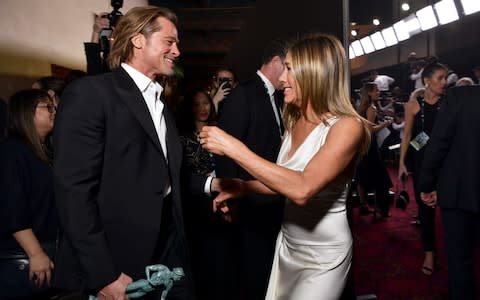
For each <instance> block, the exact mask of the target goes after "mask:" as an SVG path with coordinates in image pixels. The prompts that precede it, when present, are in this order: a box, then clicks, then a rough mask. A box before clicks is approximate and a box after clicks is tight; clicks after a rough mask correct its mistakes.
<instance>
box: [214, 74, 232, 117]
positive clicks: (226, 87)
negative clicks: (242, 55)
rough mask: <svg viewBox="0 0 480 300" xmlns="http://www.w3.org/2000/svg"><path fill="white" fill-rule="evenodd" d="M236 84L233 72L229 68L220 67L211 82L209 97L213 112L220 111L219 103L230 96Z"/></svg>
mask: <svg viewBox="0 0 480 300" xmlns="http://www.w3.org/2000/svg"><path fill="white" fill-rule="evenodd" d="M237 84H238V82H237V78H236V76H235V73H234V72H233V70H232V69H231V68H229V67H220V68H218V69H217V71H216V72H215V75H214V76H213V81H212V89H211V90H210V97H212V100H213V105H214V106H215V112H216V113H217V114H218V113H219V111H220V106H221V105H220V103H221V102H222V101H223V100H224V99H225V98H226V97H227V96H228V94H230V92H231V90H232V89H233V88H234V87H236V86H237Z"/></svg>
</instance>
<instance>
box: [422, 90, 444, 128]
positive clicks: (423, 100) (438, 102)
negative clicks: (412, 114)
mask: <svg viewBox="0 0 480 300" xmlns="http://www.w3.org/2000/svg"><path fill="white" fill-rule="evenodd" d="M421 99H422V105H421V113H420V120H421V121H422V131H424V132H425V98H424V97H422V98H421ZM435 105H436V107H437V111H438V110H439V109H440V99H438V101H437V103H435Z"/></svg>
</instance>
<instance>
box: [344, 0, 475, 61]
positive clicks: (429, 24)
mask: <svg viewBox="0 0 480 300" xmlns="http://www.w3.org/2000/svg"><path fill="white" fill-rule="evenodd" d="M460 2H461V3H462V7H463V13H464V14H465V15H470V14H473V13H475V12H478V11H480V0H460ZM455 3H456V2H455V0H441V1H437V2H436V3H434V4H433V5H428V6H426V7H424V8H422V9H420V10H418V11H417V12H416V13H412V14H410V15H409V16H407V17H405V18H403V19H402V20H399V21H398V22H396V23H395V24H393V26H391V27H387V28H385V29H383V30H381V31H376V32H375V33H373V34H371V35H368V36H365V37H363V38H361V39H360V40H356V41H354V42H352V43H351V45H350V47H349V57H350V59H352V58H355V57H358V56H361V55H364V54H369V53H372V52H374V51H377V50H381V49H384V48H386V47H390V46H393V45H396V44H397V43H398V42H401V41H405V40H407V39H409V38H410V37H412V36H413V35H415V34H418V33H420V32H422V31H427V30H429V29H432V28H435V27H437V26H438V25H444V24H448V23H450V22H454V21H456V20H458V19H459V12H458V10H457V5H458V4H455ZM401 7H402V10H403V11H408V10H409V9H410V5H409V3H408V2H403V3H402V6H401ZM373 24H374V25H375V26H378V25H380V20H379V19H378V18H374V19H373ZM350 33H351V35H352V36H357V35H358V33H359V32H358V30H357V29H353V30H351V32H350Z"/></svg>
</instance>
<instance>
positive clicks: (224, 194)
mask: <svg viewBox="0 0 480 300" xmlns="http://www.w3.org/2000/svg"><path fill="white" fill-rule="evenodd" d="M212 192H218V193H219V194H218V196H217V197H216V198H215V199H214V200H213V201H212V209H213V212H217V211H219V212H221V213H222V218H223V219H224V220H225V221H227V222H232V221H233V220H234V219H235V217H236V215H237V211H238V209H237V206H238V203H237V201H227V200H230V199H236V198H240V197H242V196H243V195H244V194H245V185H244V181H243V180H241V179H238V178H214V179H213V180H212Z"/></svg>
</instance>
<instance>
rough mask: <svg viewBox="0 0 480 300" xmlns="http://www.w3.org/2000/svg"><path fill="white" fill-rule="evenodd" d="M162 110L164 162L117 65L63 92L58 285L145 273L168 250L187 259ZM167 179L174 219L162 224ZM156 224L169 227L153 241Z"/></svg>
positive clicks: (176, 155) (165, 258) (176, 161)
mask: <svg viewBox="0 0 480 300" xmlns="http://www.w3.org/2000/svg"><path fill="white" fill-rule="evenodd" d="M164 114H165V118H166V125H167V136H166V140H167V152H168V163H167V161H166V159H165V157H164V154H163V152H162V148H161V146H160V142H159V138H158V136H157V133H156V131H155V128H154V124H153V122H152V119H151V116H150V113H149V111H148V108H147V106H146V103H145V101H144V99H143V97H142V94H141V92H140V91H139V89H138V87H137V86H136V85H135V83H134V81H133V80H132V78H131V77H130V76H129V75H128V73H126V72H125V71H124V70H123V68H118V69H117V70H115V71H113V72H112V73H106V74H102V75H98V76H92V77H86V78H83V79H80V80H78V81H75V82H73V83H72V85H71V86H69V87H68V88H67V89H66V90H65V92H64V94H63V95H62V102H61V104H60V107H59V111H58V113H57V116H56V124H55V131H54V143H55V162H54V173H55V181H56V183H55V192H56V202H57V206H58V213H59V219H60V221H61V225H62V230H63V231H64V235H63V238H62V239H61V242H60V249H59V253H58V257H57V261H56V270H55V278H54V284H55V285H56V286H57V287H60V288H65V289H98V288H101V287H103V286H105V285H106V284H108V283H110V282H112V281H113V280H115V279H116V278H117V277H118V276H119V275H120V272H123V273H125V274H127V275H129V276H131V277H132V278H133V280H137V279H140V278H144V277H145V270H144V268H145V266H146V265H149V264H152V263H153V261H152V259H153V258H154V257H156V258H160V261H155V262H160V263H164V264H167V265H168V264H169V263H170V261H169V257H170V256H169V254H172V253H169V251H170V252H171V251H175V253H174V255H175V256H177V257H180V259H181V260H184V259H185V257H186V254H185V241H184V229H183V220H182V213H181V207H180V165H181V157H182V148H181V145H180V142H179V138H178V134H177V130H176V128H175V122H174V120H173V118H172V116H171V114H170V113H169V112H168V109H167V108H165V110H164ZM168 180H169V181H170V184H171V187H172V191H171V195H172V198H173V201H172V202H173V204H172V213H171V216H172V218H171V219H172V221H171V223H170V224H164V223H162V220H161V216H162V208H163V207H164V206H163V205H164V196H163V195H164V194H165V187H166V182H167V181H168ZM172 223H173V224H172ZM161 226H169V228H170V229H172V228H173V232H172V233H171V234H170V235H169V238H168V239H167V240H162V241H158V243H157V240H158V237H159V233H160V229H161ZM163 228H165V227H163ZM174 263H178V260H176V261H175V262H174ZM175 266H177V265H175ZM175 266H172V265H169V267H175Z"/></svg>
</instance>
